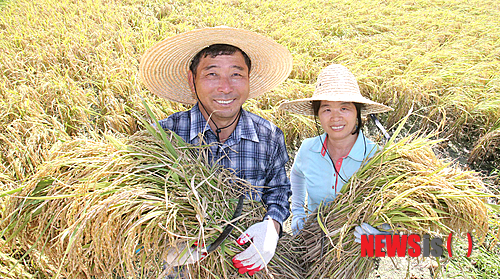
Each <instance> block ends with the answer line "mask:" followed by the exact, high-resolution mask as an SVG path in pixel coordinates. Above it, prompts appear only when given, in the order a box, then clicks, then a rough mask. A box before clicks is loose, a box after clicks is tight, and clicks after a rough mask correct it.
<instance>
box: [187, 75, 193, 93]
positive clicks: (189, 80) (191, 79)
mask: <svg viewBox="0 0 500 279" xmlns="http://www.w3.org/2000/svg"><path fill="white" fill-rule="evenodd" d="M187 79H188V84H189V89H191V93H193V95H194V75H193V72H191V70H189V71H188V75H187Z"/></svg>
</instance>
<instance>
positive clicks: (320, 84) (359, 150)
mask: <svg viewBox="0 0 500 279" xmlns="http://www.w3.org/2000/svg"><path fill="white" fill-rule="evenodd" d="M279 108H280V109H283V110H286V111H290V112H293V113H299V114H305V115H314V116H315V117H318V118H319V121H320V123H321V127H323V130H324V131H325V133H323V134H322V135H319V129H318V136H316V137H314V138H308V139H306V140H304V141H303V143H302V145H301V146H300V149H299V151H298V153H297V155H296V157H295V161H294V163H293V166H292V170H291V174H290V182H291V186H292V214H293V217H292V232H293V234H297V233H298V232H299V231H300V230H301V229H302V228H303V226H304V221H305V218H306V216H307V214H306V212H305V209H304V206H305V199H306V196H307V211H308V212H309V213H310V212H313V211H314V210H315V209H316V208H317V207H318V206H319V204H320V203H321V202H322V201H323V202H330V201H332V200H334V199H335V197H336V196H337V194H338V193H339V192H340V190H341V189H342V186H344V184H345V183H346V182H347V181H348V180H349V178H350V177H351V176H352V175H353V174H354V173H355V172H356V171H357V170H358V169H359V168H360V167H361V164H362V163H363V161H364V160H365V159H366V158H369V157H371V156H373V155H374V153H375V151H376V150H377V145H376V144H375V143H374V142H373V141H371V140H370V139H368V138H366V137H365V136H364V135H363V132H362V131H361V128H362V126H363V121H362V119H364V118H366V116H368V114H372V113H381V112H385V111H389V110H392V108H390V107H387V106H385V105H382V104H379V103H376V102H373V101H371V100H369V99H367V98H364V97H363V96H362V95H361V92H360V91H359V86H358V83H357V81H356V78H355V77H354V75H353V74H352V73H351V72H350V71H349V70H348V69H347V68H346V67H344V66H342V65H338V64H333V65H330V66H328V67H326V68H325V69H323V70H322V71H321V73H320V75H319V77H318V80H317V82H316V89H315V91H314V94H313V96H312V97H311V98H307V99H299V100H294V101H289V102H286V103H283V104H281V106H280V107H279ZM315 119H316V118H315ZM365 228H366V229H367V230H369V231H366V230H365V231H362V232H361V233H362V234H368V233H370V234H377V232H376V231H373V230H371V229H372V227H370V226H369V225H368V224H363V225H362V226H361V227H359V228H357V230H359V229H361V230H362V229H365ZM375 230H376V229H375Z"/></svg>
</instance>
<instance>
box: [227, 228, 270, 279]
mask: <svg viewBox="0 0 500 279" xmlns="http://www.w3.org/2000/svg"><path fill="white" fill-rule="evenodd" d="M274 222H275V221H274V220H273V219H271V218H268V219H266V220H264V221H262V222H260V223H257V224H253V225H252V226H251V227H250V228H248V230H246V231H245V232H244V233H243V234H242V235H241V236H240V237H239V238H238V239H237V240H236V242H237V243H238V244H239V245H243V244H245V243H247V242H249V241H250V240H252V242H251V245H250V247H248V248H247V249H246V250H245V251H243V252H241V253H239V254H238V255H236V256H234V257H233V265H234V267H235V268H237V269H238V272H239V273H240V274H244V273H245V272H248V275H253V274H254V273H255V272H257V271H259V270H261V269H263V268H264V267H265V266H266V265H267V264H268V263H269V261H271V259H272V257H273V256H274V251H275V250H276V245H277V244H278V239H279V235H278V231H277V229H276V226H275V224H274Z"/></svg>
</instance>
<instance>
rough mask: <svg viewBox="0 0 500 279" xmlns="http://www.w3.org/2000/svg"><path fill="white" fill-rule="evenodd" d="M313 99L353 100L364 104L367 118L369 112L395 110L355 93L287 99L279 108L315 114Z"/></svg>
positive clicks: (364, 112)
mask: <svg viewBox="0 0 500 279" xmlns="http://www.w3.org/2000/svg"><path fill="white" fill-rule="evenodd" d="M313 101H333V102H352V103H361V104H363V105H364V106H363V109H362V110H361V116H362V117H363V118H366V117H367V116H368V115H369V114H375V113H382V112H387V111H391V110H394V109H393V108H391V107H388V106H386V105H383V104H380V103H377V102H374V101H372V100H370V99H367V98H365V97H363V96H353V95H345V96H342V95H340V96H339V95H336V96H332V95H318V96H313V97H311V98H305V99H298V100H293V101H287V102H284V103H282V104H281V105H280V106H279V107H278V109H281V110H285V111H289V112H292V113H297V114H303V115H314V111H313V107H312V103H313Z"/></svg>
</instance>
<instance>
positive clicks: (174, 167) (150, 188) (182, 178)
mask: <svg viewBox="0 0 500 279" xmlns="http://www.w3.org/2000/svg"><path fill="white" fill-rule="evenodd" d="M147 128H148V129H149V130H150V132H151V133H147V132H145V131H143V132H139V133H137V134H136V135H134V136H132V137H129V138H116V137H112V136H107V137H106V139H103V138H102V137H98V136H94V139H89V138H80V139H73V140H69V141H66V142H63V143H59V144H56V145H54V146H53V148H52V150H51V156H50V158H48V159H47V160H46V162H45V163H44V164H42V165H41V166H40V167H39V169H38V171H37V172H36V173H35V174H34V175H33V176H31V177H29V179H27V180H26V181H25V182H23V183H22V184H20V185H21V186H20V187H19V188H17V189H15V190H14V191H10V192H11V193H13V194H10V195H7V196H5V199H4V206H5V209H4V210H3V211H2V213H1V214H2V221H1V223H0V226H1V229H3V233H2V235H3V236H4V237H6V238H7V239H8V241H10V242H12V241H17V242H18V243H20V244H21V245H22V246H23V247H22V248H23V250H25V251H39V252H40V253H41V254H42V255H45V256H47V257H48V258H49V259H51V263H50V264H52V265H54V266H57V267H58V270H57V274H59V275H61V276H62V277H66V278H91V277H93V276H95V277H97V278H112V277H119V276H121V277H125V278H136V277H142V278H144V277H145V278H154V277H155V276H159V275H160V274H161V273H162V272H163V266H164V259H165V256H166V255H165V254H166V251H167V250H168V248H171V247H185V246H187V247H190V246H191V245H192V244H194V243H195V242H197V243H201V244H203V245H206V246H207V245H208V244H210V243H211V242H212V241H213V240H214V239H215V238H217V237H218V236H219V234H220V233H221V232H222V230H223V229H224V227H225V226H226V225H227V223H228V222H229V221H230V220H231V217H232V215H233V211H234V210H235V207H236V204H237V202H238V197H239V196H240V195H241V194H246V195H247V196H250V194H248V191H249V190H252V187H251V186H250V185H247V183H246V182H245V181H242V180H240V179H238V178H237V177H235V176H234V175H233V174H232V173H231V172H230V171H229V170H225V169H222V168H220V167H218V166H213V167H211V166H209V165H208V164H206V163H204V160H203V158H202V156H201V155H200V154H203V152H202V150H200V152H198V151H195V152H193V147H187V146H185V144H184V143H183V142H182V140H181V139H179V138H178V137H177V136H176V135H175V134H173V133H172V134H171V133H166V132H164V131H163V130H157V129H154V128H153V127H152V126H147ZM264 212H265V211H264V208H263V206H262V204H261V203H260V202H254V201H252V200H246V201H245V205H244V209H243V214H242V216H241V217H239V223H238V225H237V226H235V229H234V230H233V232H232V235H231V236H230V237H229V238H228V239H227V240H226V242H225V243H224V244H223V245H222V246H221V247H219V248H218V249H217V250H216V251H214V252H213V253H211V254H210V255H209V256H208V257H207V258H206V259H204V260H203V261H202V262H201V263H200V264H196V265H192V266H189V267H188V272H189V273H191V275H192V276H194V277H195V278H235V277H240V276H238V273H237V270H236V269H234V268H233V267H232V264H231V257H232V255H234V254H235V253H238V252H239V251H242V250H243V249H242V248H241V247H239V246H237V244H236V242H235V241H234V239H236V238H237V237H238V236H239V235H240V234H241V233H242V232H243V231H244V230H245V229H247V228H248V227H249V226H250V225H251V224H253V223H255V222H259V221H261V220H262V218H263V216H264ZM285 241H292V240H285ZM280 243H281V242H280ZM289 249H290V248H287V247H283V248H279V251H280V252H279V253H278V255H277V256H276V257H275V260H274V262H272V263H271V264H270V265H269V270H268V271H269V272H264V271H263V272H260V277H262V278H271V277H272V276H273V274H274V275H275V276H277V277H279V278H300V275H298V274H299V273H300V267H298V266H295V265H296V263H295V262H294V261H293V260H291V261H289V260H287V257H288V256H287V253H288V250H289ZM280 253H281V255H280ZM41 264H42V263H41ZM56 277H57V276H56Z"/></svg>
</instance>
